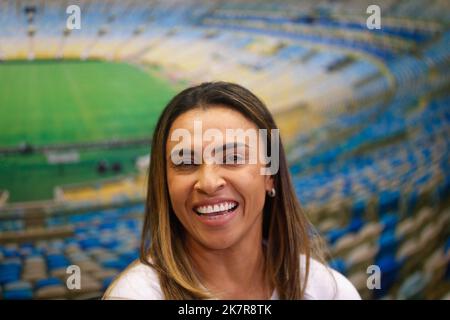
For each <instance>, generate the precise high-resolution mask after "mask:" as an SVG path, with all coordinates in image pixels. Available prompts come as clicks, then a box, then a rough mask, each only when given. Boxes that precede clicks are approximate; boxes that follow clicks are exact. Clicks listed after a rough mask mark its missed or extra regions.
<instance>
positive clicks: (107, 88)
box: [0, 61, 176, 202]
mask: <svg viewBox="0 0 450 320" xmlns="http://www.w3.org/2000/svg"><path fill="white" fill-rule="evenodd" d="M175 92H176V89H175V88H174V87H173V86H172V85H171V84H169V83H168V82H167V81H165V80H162V79H160V78H158V77H156V76H152V75H151V74H150V73H149V72H145V71H143V70H141V69H139V68H137V67H135V66H131V65H128V64H125V63H109V62H98V61H89V62H77V61H65V62H63V61H40V62H39V61H38V62H8V63H0V146H1V147H14V146H18V145H19V144H20V143H23V142H26V143H29V144H32V145H35V146H38V145H48V144H59V143H77V142H93V141H104V140H110V139H130V138H145V137H149V138H150V135H151V132H152V130H153V127H154V125H155V124H156V120H157V118H158V116H159V114H160V112H161V110H162V108H163V107H164V106H165V104H166V103H167V102H168V101H169V99H170V98H171V97H172V96H173V95H174V94H175ZM145 153H148V148H147V147H145V148H144V147H132V148H127V149H117V150H98V151H89V152H83V153H81V154H80V162H79V163H77V164H66V165H64V168H63V170H61V168H60V167H58V166H54V165H50V164H48V163H47V160H46V158H45V156H44V155H42V154H32V155H14V156H11V155H8V156H1V155H0V189H7V190H9V191H10V201H11V202H12V201H25V200H38V199H48V198H51V197H52V196H53V187H54V186H55V185H58V184H68V183H75V182H82V181H88V180H95V179H98V178H100V176H99V175H98V174H97V173H96V171H95V167H96V164H97V162H98V161H99V160H101V159H103V160H106V161H108V162H114V161H119V162H121V163H122V165H123V169H124V173H131V172H134V170H135V169H134V161H135V158H136V157H137V156H140V155H143V154H145ZM111 175H113V174H108V173H107V174H106V175H104V176H101V177H105V176H111Z"/></svg>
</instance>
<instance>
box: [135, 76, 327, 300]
mask: <svg viewBox="0 0 450 320" xmlns="http://www.w3.org/2000/svg"><path fill="white" fill-rule="evenodd" d="M213 105H220V106H225V107H229V108H232V109H233V110H236V111H238V112H240V113H241V114H242V115H244V116H245V117H246V118H247V119H249V120H250V121H252V122H253V123H254V124H255V125H256V126H257V127H258V128H259V129H266V130H267V132H268V136H267V143H266V145H267V148H268V152H269V154H270V152H271V150H270V139H271V135H270V132H271V129H277V126H276V124H275V121H274V119H273V117H272V115H271V114H270V112H269V110H268V109H267V107H266V106H265V105H264V103H263V102H262V101H261V100H260V99H258V98H257V97H256V96H255V95H254V94H253V93H251V92H250V91H249V90H247V89H245V88H243V87H242V86H240V85H237V84H233V83H227V82H211V83H203V84H200V85H198V86H194V87H191V88H188V89H185V90H183V91H182V92H180V93H179V94H178V95H176V96H175V97H174V98H173V99H172V100H171V101H170V102H169V104H168V105H167V106H166V108H165V109H164V111H163V112H162V114H161V116H160V118H159V120H158V123H157V125H156V128H155V131H154V134H153V140H152V146H151V158H150V168H149V177H148V191H147V200H146V209H145V220H144V225H143V230H142V240H141V251H140V261H141V262H142V263H144V264H146V265H149V266H151V267H153V268H154V269H155V271H156V272H157V273H158V275H159V279H160V285H161V289H162V292H163V294H164V297H165V298H166V299H207V298H212V297H211V295H210V293H208V292H207V291H206V290H205V288H203V287H202V286H201V284H200V282H199V279H198V278H197V277H196V276H195V274H196V272H195V270H194V269H193V266H192V263H191V261H190V259H189V257H188V255H187V253H186V249H185V247H184V243H185V241H184V239H185V230H184V229H183V226H182V225H181V223H180V222H179V220H178V219H177V217H176V215H175V213H174V211H173V209H172V207H171V203H170V198H169V192H168V186H167V180H166V157H165V152H166V143H167V140H168V135H169V131H170V128H171V125H172V123H173V122H174V121H175V119H176V118H177V117H178V116H180V115H181V114H182V113H184V112H187V111H189V110H191V109H194V108H208V107H210V106H213ZM278 143H279V170H278V172H277V173H276V174H275V175H273V176H272V177H273V179H274V181H273V182H274V188H275V190H276V196H275V197H274V198H271V197H266V201H265V204H264V209H263V237H264V240H265V242H266V244H267V247H266V251H265V255H266V257H265V258H266V259H265V261H266V266H265V270H266V272H267V274H268V278H269V279H270V281H271V285H272V286H273V287H275V288H276V290H277V292H278V295H279V297H280V299H301V298H303V297H304V293H305V288H306V282H307V279H308V274H309V261H310V258H311V257H313V258H316V259H320V260H322V259H321V255H320V249H319V247H318V246H317V245H316V242H315V241H312V240H311V235H312V234H313V235H314V234H315V232H314V231H313V230H314V229H313V228H312V225H311V224H310V223H309V221H308V220H307V218H306V216H305V214H304V212H303V211H302V209H301V207H300V203H299V201H298V199H297V197H296V194H295V192H294V188H293V186H292V182H291V178H290V175H289V169H288V165H287V161H286V156H285V152H284V148H283V145H282V142H281V138H280V140H279V141H278ZM301 254H303V255H305V258H306V265H305V269H304V272H301V270H300V255H301Z"/></svg>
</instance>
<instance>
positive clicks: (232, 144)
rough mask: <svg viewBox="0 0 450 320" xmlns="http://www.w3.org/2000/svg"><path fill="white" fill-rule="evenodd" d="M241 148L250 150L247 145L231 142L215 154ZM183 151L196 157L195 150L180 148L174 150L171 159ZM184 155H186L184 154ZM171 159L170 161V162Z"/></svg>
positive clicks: (220, 147)
mask: <svg viewBox="0 0 450 320" xmlns="http://www.w3.org/2000/svg"><path fill="white" fill-rule="evenodd" d="M239 147H244V148H247V149H249V146H248V145H247V144H246V143H240V142H231V143H227V144H224V145H222V146H219V147H216V148H214V152H220V151H222V150H228V149H237V148H239ZM183 150H186V151H188V152H189V151H190V153H191V156H193V155H194V150H192V149H189V148H178V149H175V150H173V151H172V152H171V153H170V155H169V159H172V156H176V155H179V154H180V151H183ZM183 155H184V154H183ZM169 159H168V160H169Z"/></svg>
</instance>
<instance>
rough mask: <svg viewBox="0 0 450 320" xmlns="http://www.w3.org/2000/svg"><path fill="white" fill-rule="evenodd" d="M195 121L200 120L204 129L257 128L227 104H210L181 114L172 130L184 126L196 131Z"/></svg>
mask: <svg viewBox="0 0 450 320" xmlns="http://www.w3.org/2000/svg"><path fill="white" fill-rule="evenodd" d="M195 121H200V122H201V124H202V128H203V130H207V129H218V130H220V131H223V132H225V130H226V129H250V128H254V129H256V128H257V127H256V125H255V124H254V123H253V122H251V121H250V120H248V119H247V118H246V117H244V116H243V115H242V114H241V113H240V112H238V111H236V110H233V109H231V108H228V107H225V106H209V107H208V108H206V109H203V108H195V109H192V110H189V111H187V112H185V113H183V114H181V115H180V116H179V117H178V118H176V119H175V121H174V122H173V124H172V126H171V128H170V132H172V131H173V130H175V129H178V128H184V129H187V130H189V131H191V132H194V124H195Z"/></svg>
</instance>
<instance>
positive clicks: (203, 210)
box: [193, 200, 239, 219]
mask: <svg viewBox="0 0 450 320" xmlns="http://www.w3.org/2000/svg"><path fill="white" fill-rule="evenodd" d="M238 207H239V203H238V202H236V201H229V200H227V201H223V202H220V203H215V204H211V205H202V206H196V207H194V208H193V210H194V212H195V213H196V214H197V215H198V216H201V217H208V218H212V219H214V217H216V218H218V217H220V216H223V215H226V214H229V213H232V212H234V211H236V209H237V208H238Z"/></svg>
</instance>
